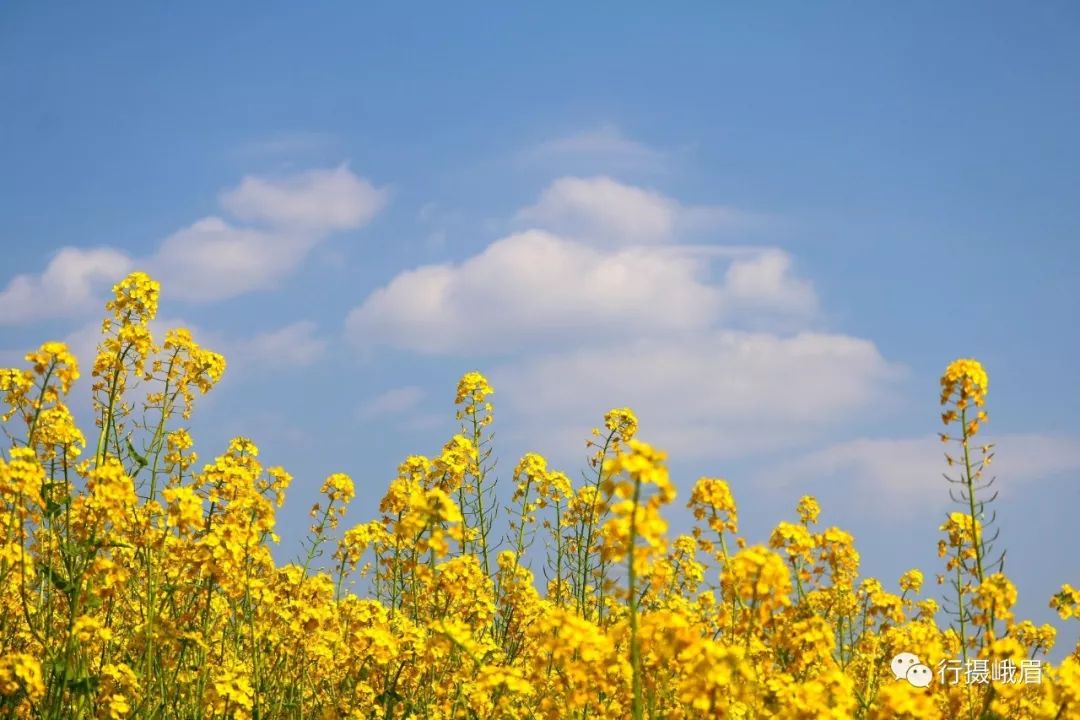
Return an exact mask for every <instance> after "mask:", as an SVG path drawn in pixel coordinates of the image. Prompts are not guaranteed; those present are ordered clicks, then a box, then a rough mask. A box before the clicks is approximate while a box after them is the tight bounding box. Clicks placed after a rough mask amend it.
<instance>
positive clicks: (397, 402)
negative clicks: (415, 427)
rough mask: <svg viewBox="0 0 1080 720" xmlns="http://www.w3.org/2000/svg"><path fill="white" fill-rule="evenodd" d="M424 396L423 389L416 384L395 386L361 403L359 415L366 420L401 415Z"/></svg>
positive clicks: (413, 406)
mask: <svg viewBox="0 0 1080 720" xmlns="http://www.w3.org/2000/svg"><path fill="white" fill-rule="evenodd" d="M423 398H424V391H423V389H421V388H419V387H417V386H415V385H408V386H405V387H399V388H394V389H392V390H387V391H386V392H384V393H382V394H381V395H378V396H376V397H374V398H372V399H371V400H368V401H367V402H366V403H364V404H363V405H361V406H360V408H359V409H358V410H357V415H358V416H359V417H360V418H362V419H364V420H370V419H373V418H379V417H383V416H385V415H400V414H402V413H405V412H408V411H409V410H412V409H413V408H415V407H416V406H417V405H418V404H419V403H420V401H421V400H423Z"/></svg>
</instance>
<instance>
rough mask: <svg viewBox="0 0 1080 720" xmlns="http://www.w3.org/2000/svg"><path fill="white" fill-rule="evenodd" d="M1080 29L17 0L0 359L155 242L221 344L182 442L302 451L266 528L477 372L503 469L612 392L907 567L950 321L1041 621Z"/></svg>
mask: <svg viewBox="0 0 1080 720" xmlns="http://www.w3.org/2000/svg"><path fill="white" fill-rule="evenodd" d="M1078 31H1080V11H1078V10H1077V7H1076V5H1075V4H1073V3H1067V2H1060V3H1054V2H1047V3H1039V4H1023V3H1014V4H1005V3H953V4H949V5H948V6H941V5H940V4H934V3H905V4H903V6H901V5H890V6H886V5H881V4H879V5H875V6H871V5H856V4H841V3H836V4H814V5H813V6H811V5H807V4H804V3H788V4H784V3H780V4H772V5H770V6H769V10H768V11H766V10H764V9H763V8H759V7H753V6H751V5H750V4H743V5H739V6H734V5H731V6H727V7H723V6H721V5H720V4H713V3H700V4H694V3H689V4H685V5H683V6H681V8H680V9H665V10H663V11H660V10H659V9H658V6H656V5H654V4H649V5H645V4H642V5H635V4H633V3H630V4H626V3H618V4H616V3H603V4H595V5H592V6H590V7H588V8H584V7H573V6H570V5H562V4H551V3H548V4H545V5H544V6H543V7H539V6H537V7H535V8H531V9H521V8H514V9H511V8H509V7H506V6H503V7H495V6H486V7H481V6H480V5H479V4H475V5H468V6H465V7H462V6H460V5H457V6H453V7H450V6H447V5H445V4H444V5H441V6H440V5H435V4H432V5H428V6H411V7H410V8H408V9H406V8H405V7H403V6H401V5H400V4H391V3H381V4H364V5H363V6H361V4H346V3H340V4H338V3H318V2H315V3H305V4H303V5H302V6H301V4H293V3H230V4H228V5H227V6H221V5H219V4H210V3H186V4H184V5H183V6H182V7H181V6H180V5H172V6H166V5H165V4H150V3H142V4H123V5H122V4H119V3H95V4H93V5H92V6H91V5H85V4H84V5H75V4H64V3H56V4H52V5H48V6H47V5H46V4H44V3H33V4H32V3H27V2H23V3H7V4H5V6H4V8H3V9H2V10H0V96H2V97H3V98H4V103H3V110H2V111H0V157H3V158H4V161H5V172H4V173H2V174H0V211H2V213H3V217H4V224H3V230H2V232H0V247H2V250H3V254H2V257H3V263H2V264H0V333H2V334H0V338H2V341H0V363H3V364H10V363H13V362H17V361H18V358H19V355H20V353H21V352H23V351H25V349H29V348H30V347H32V346H35V345H36V344H38V343H39V342H41V341H43V340H46V339H52V338H62V339H67V340H69V341H70V342H71V343H72V345H73V346H74V347H75V348H76V349H77V350H80V351H81V353H82V354H83V355H86V354H87V353H89V352H91V350H92V347H93V332H94V329H95V325H96V317H97V316H98V315H99V314H100V307H101V303H103V302H104V298H105V296H106V293H107V289H108V287H109V285H110V284H111V283H112V282H113V281H114V280H115V279H117V277H119V276H121V275H123V274H124V273H125V272H127V271H128V270H130V269H132V268H143V269H148V270H150V271H151V272H153V273H155V274H156V275H157V276H159V277H160V279H161V280H162V281H163V282H164V284H165V286H164V299H163V303H162V311H161V316H162V318H163V320H165V321H167V322H183V323H185V324H188V325H191V326H193V327H194V328H195V329H196V332H197V333H198V336H199V337H201V338H203V339H204V340H205V342H206V344H207V345H210V346H212V347H215V348H216V349H220V350H222V351H223V352H225V353H226V354H227V355H228V356H229V358H230V361H231V368H230V373H229V377H227V379H226V380H225V381H224V382H223V383H222V385H221V387H220V388H218V390H217V391H215V393H214V395H213V396H211V397H210V398H207V399H206V401H204V402H203V404H202V408H201V412H199V414H198V416H197V419H196V421H195V423H194V430H195V431H196V433H197V442H198V444H199V447H200V448H201V452H202V455H203V457H206V458H208V457H210V456H212V455H215V454H217V453H219V452H220V451H221V449H223V447H224V444H225V442H226V441H227V438H228V437H229V436H231V435H236V434H243V435H249V436H251V437H253V438H254V439H255V440H256V441H257V442H258V443H259V444H260V445H262V446H263V447H264V457H265V459H266V460H267V462H269V463H281V464H284V465H285V466H286V467H287V468H288V469H289V470H290V471H292V472H293V473H294V475H295V476H296V478H297V480H296V483H295V485H294V488H293V491H292V492H291V493H290V501H289V504H288V505H287V507H286V511H285V514H284V515H283V517H282V518H281V525H282V534H283V536H284V539H283V547H284V548H288V549H295V548H296V542H297V541H298V539H299V538H300V536H301V535H302V533H303V528H304V527H305V525H306V508H307V507H308V506H309V505H310V503H311V502H312V501H313V500H314V497H315V494H316V490H317V487H318V485H319V484H320V483H321V480H322V478H323V477H324V476H325V475H326V474H327V473H329V472H333V471H338V470H341V471H345V472H348V473H350V474H351V475H352V476H353V477H354V478H355V479H356V481H357V484H358V487H359V489H360V490H359V491H360V497H359V498H358V500H357V502H356V505H355V507H354V508H353V511H352V512H351V514H350V520H356V521H361V520H364V519H366V518H367V517H369V516H370V515H371V514H372V512H373V509H374V507H375V505H376V504H377V501H378V498H379V497H380V496H381V493H382V490H383V488H384V487H385V484H386V483H387V482H388V481H389V479H391V478H392V477H393V474H394V469H395V467H396V465H397V463H398V462H399V461H400V460H401V459H402V458H403V457H404V456H405V455H406V454H410V453H417V452H419V453H434V452H436V451H437V450H438V448H439V447H440V446H441V444H442V442H444V441H445V439H446V438H447V437H448V436H449V434H451V433H452V432H453V431H454V420H453V414H452V407H451V403H452V400H453V391H454V384H455V382H456V379H457V377H458V376H459V375H460V374H461V373H462V372H464V371H466V370H469V369H473V368H477V369H480V370H482V371H484V372H485V373H487V374H489V375H490V376H491V378H492V381H493V383H494V385H495V388H496V392H497V394H496V396H495V400H496V415H497V426H496V427H497V428H498V430H499V435H500V441H501V443H502V444H501V450H500V453H499V454H500V457H501V458H502V463H503V466H504V467H508V466H512V465H513V463H514V462H515V461H516V459H517V457H518V456H519V455H520V454H521V453H522V452H524V451H526V450H537V451H540V452H544V453H546V454H548V455H549V456H550V457H551V458H552V460H553V462H554V463H555V464H557V465H558V466H559V467H562V468H564V469H566V470H567V471H570V472H571V473H572V474H573V473H574V472H575V471H576V470H577V469H578V468H580V467H581V466H582V464H583V454H584V453H583V447H582V446H583V441H584V437H585V436H586V433H587V431H588V429H589V428H590V427H592V426H593V425H595V424H597V423H598V422H599V421H600V419H601V418H602V414H603V412H604V411H605V410H606V409H608V408H609V407H611V406H615V405H630V406H631V407H634V408H635V409H636V410H637V411H638V412H639V414H640V415H641V418H642V437H643V438H644V439H647V440H652V441H654V442H655V443H656V444H657V445H660V446H663V447H667V448H668V449H669V450H670V451H671V453H672V456H671V465H672V469H673V472H674V474H675V477H676V479H677V484H678V487H679V488H680V490H681V491H682V493H683V497H684V498H685V497H686V495H687V494H688V491H689V488H690V486H691V484H692V482H693V480H694V479H695V478H696V477H698V476H699V475H702V474H710V475H721V476H724V477H727V478H728V479H729V480H730V482H731V484H732V487H733V489H734V491H735V493H736V497H737V499H739V500H740V501H741V510H742V516H743V525H744V528H745V530H746V532H747V534H748V535H749V537H750V539H751V540H752V541H761V540H764V539H765V538H766V537H767V533H768V530H769V528H770V527H771V526H772V525H773V524H774V523H775V522H776V521H778V520H780V519H785V518H788V519H789V518H790V517H791V516H792V515H793V508H794V505H795V502H796V501H797V499H798V497H799V496H800V495H802V494H804V493H807V492H813V493H816V494H818V495H819V496H820V497H821V499H822V503H823V505H824V508H825V512H824V518H823V520H824V522H826V523H829V524H837V525H840V526H842V527H845V528H847V529H849V530H851V531H852V532H853V533H854V534H855V536H856V539H857V542H858V545H859V548H860V550H861V551H862V553H863V559H864V569H865V571H866V572H867V573H869V574H874V575H878V576H881V577H883V578H884V579H885V580H886V581H887V582H889V583H895V578H896V577H898V576H899V574H900V573H901V572H903V571H904V570H906V569H907V568H909V567H911V566H918V567H921V568H922V569H923V570H924V571H926V572H927V573H928V575H930V576H932V575H933V573H935V572H937V571H938V569H939V567H940V565H939V561H938V560H937V558H936V554H935V543H936V538H937V535H938V533H937V526H938V525H939V524H940V520H941V518H942V516H943V513H944V512H945V511H946V510H947V509H948V497H947V491H946V488H945V487H944V482H943V481H942V480H941V479H940V473H941V472H942V471H943V470H944V469H945V468H944V463H943V460H942V458H941V451H942V448H941V446H940V444H937V443H936V442H935V440H934V433H935V432H937V430H938V410H937V406H936V403H937V377H938V375H939V374H940V372H941V371H942V369H943V368H944V367H945V366H946V364H947V363H948V362H949V361H950V360H952V359H953V358H955V357H959V356H974V357H978V358H980V359H981V360H982V361H983V362H984V363H985V365H986V367H987V369H988V371H989V372H990V376H991V387H990V396H989V406H990V411H991V423H990V424H989V425H988V426H987V427H986V434H987V438H988V439H989V440H993V441H996V442H997V443H998V451H999V454H998V457H997V462H996V463H995V467H997V468H998V475H999V481H998V482H999V483H1000V488H1001V490H1002V497H1001V500H1000V503H999V507H998V510H999V515H1000V518H1001V520H1000V522H1001V527H1002V540H1003V542H1004V543H1005V544H1006V545H1007V546H1008V548H1009V553H1010V555H1009V560H1008V563H1007V570H1008V571H1009V572H1010V574H1011V575H1012V576H1013V577H1014V579H1015V580H1016V581H1017V583H1018V585H1019V586H1020V589H1021V599H1020V603H1021V608H1020V609H1021V612H1022V614H1023V615H1026V616H1029V617H1032V618H1033V619H1035V620H1038V621H1045V620H1049V619H1050V618H1051V613H1050V611H1049V610H1048V609H1047V608H1046V602H1047V599H1048V597H1049V595H1050V594H1051V593H1053V592H1054V591H1055V590H1056V589H1057V587H1059V586H1060V584H1061V583H1062V582H1065V581H1069V582H1072V583H1073V584H1074V585H1075V584H1077V583H1078V582H1080V560H1078V559H1077V556H1076V554H1075V548H1076V546H1077V542H1078V540H1077V538H1078V535H1077V532H1076V508H1077V507H1080V503H1078V501H1080V485H1078V474H1080V442H1078V439H1080V421H1078V420H1077V416H1076V408H1077V407H1078V405H1080V391H1078V389H1077V383H1076V381H1075V375H1074V372H1075V365H1076V363H1075V358H1076V357H1077V355H1078V353H1080V343H1078V340H1077V335H1076V332H1075V317H1076V315H1077V311H1078V310H1080V303H1078V298H1080V293H1078V291H1077V289H1076V285H1075V277H1076V267H1077V264H1078V262H1080V250H1078V246H1077V242H1076V238H1077V235H1078V231H1080V202H1078V198H1077V188H1078V187H1080V140H1078V138H1077V134H1076V128H1077V127H1080V95H1078V94H1077V92H1076V87H1077V80H1078V78H1080V45H1077V43H1076V42H1075V38H1076V36H1077V32H1078ZM83 359H84V361H88V360H89V358H86V357H84V358H83ZM82 391H83V393H84V394H85V391H86V385H85V383H84V384H83V387H82ZM290 508H291V509H290ZM685 520H686V517H685V513H682V512H675V513H674V516H673V521H674V523H675V525H676V526H677V527H678V526H680V525H681V523H683V522H685ZM283 554H286V555H287V554H288V553H287V552H285V553H283ZM929 591H930V592H931V593H933V592H936V589H935V588H930V589H929ZM1075 637H1076V631H1075V630H1073V631H1070V632H1067V633H1064V634H1063V635H1062V644H1063V645H1065V644H1067V645H1071V644H1072V641H1073V640H1074V639H1075Z"/></svg>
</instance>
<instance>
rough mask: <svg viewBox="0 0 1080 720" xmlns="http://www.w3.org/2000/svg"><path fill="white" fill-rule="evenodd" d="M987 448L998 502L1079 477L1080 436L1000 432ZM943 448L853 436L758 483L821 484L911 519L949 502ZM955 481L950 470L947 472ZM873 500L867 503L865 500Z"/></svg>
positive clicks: (931, 441) (933, 441)
mask: <svg viewBox="0 0 1080 720" xmlns="http://www.w3.org/2000/svg"><path fill="white" fill-rule="evenodd" d="M986 441H987V442H993V443H994V446H995V454H994V460H993V463H992V464H991V465H989V466H987V468H986V478H987V479H989V478H990V477H994V476H996V477H997V478H998V479H997V481H996V482H995V485H994V489H995V490H996V491H999V492H1001V493H1002V495H1003V496H1007V495H1009V494H1012V493H1015V492H1018V491H1019V490H1020V489H1021V488H1023V489H1024V490H1030V488H1031V487H1032V486H1033V485H1036V484H1038V483H1039V482H1040V481H1042V480H1046V479H1049V478H1052V477H1055V476H1058V475H1060V474H1062V473H1066V472H1073V473H1076V472H1080V438H1077V437H1068V436H1063V435H1054V434H1038V433H1034V434H1003V435H999V436H994V437H987V438H986ZM943 453H944V447H943V446H942V444H941V441H940V440H939V439H938V438H937V437H936V436H932V435H927V436H923V437H912V438H859V439H854V440H848V441H844V442H840V443H836V444H833V445H830V446H828V447H826V448H824V449H822V450H817V451H814V452H811V453H807V454H805V455H802V456H799V457H797V458H795V459H793V460H790V461H787V462H784V463H781V464H778V465H775V466H772V467H769V468H767V469H766V470H765V471H764V472H763V473H762V474H761V477H760V478H759V482H760V483H762V484H764V485H768V486H772V487H776V488H785V487H793V486H801V487H807V486H809V485H810V484H811V483H824V484H829V485H834V486H837V487H841V488H843V489H844V490H845V494H847V495H849V496H853V497H855V498H857V502H859V504H860V507H864V508H867V509H869V510H870V511H876V512H880V513H897V512H903V513H908V514H914V513H918V512H925V511H927V510H941V509H943V508H944V507H946V506H947V505H948V504H949V494H948V490H947V487H946V483H945V480H944V478H943V477H942V475H943V473H946V472H949V471H950V468H949V467H948V466H947V465H946V463H945V457H944V454H943ZM951 471H952V472H951V474H952V476H953V477H957V469H956V467H955V466H954V467H953V468H952V469H951ZM869 500H874V502H867V501H869Z"/></svg>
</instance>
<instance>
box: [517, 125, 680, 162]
mask: <svg viewBox="0 0 1080 720" xmlns="http://www.w3.org/2000/svg"><path fill="white" fill-rule="evenodd" d="M523 159H524V160H526V161H527V162H530V163H536V162H547V161H557V162H567V161H573V160H588V161H591V162H594V163H606V164H612V165H617V166H622V167H628V168H630V167H640V168H648V169H657V168H662V167H663V166H664V165H665V164H666V162H667V161H668V154H667V153H665V152H662V151H660V150H657V149H655V148H652V147H649V146H648V145H646V144H644V143H641V142H638V141H637V140H633V139H631V138H628V137H627V136H626V135H624V134H623V133H622V131H621V130H620V129H619V128H618V127H616V126H615V125H610V124H608V125H601V126H600V127H596V128H592V129H588V130H584V131H582V132H578V133H574V134H571V135H566V136H563V137H559V138H555V139H554V140H548V141H546V142H542V143H540V144H538V145H535V146H534V147H532V148H529V149H528V150H527V151H526V152H525V153H524V155H523Z"/></svg>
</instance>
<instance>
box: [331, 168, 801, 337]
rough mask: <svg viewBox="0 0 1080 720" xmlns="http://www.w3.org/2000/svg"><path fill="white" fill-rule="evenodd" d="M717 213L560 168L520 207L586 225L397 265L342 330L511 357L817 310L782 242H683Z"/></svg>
mask: <svg viewBox="0 0 1080 720" xmlns="http://www.w3.org/2000/svg"><path fill="white" fill-rule="evenodd" d="M427 212H428V213H430V212H431V209H430V208H429V209H428V211H427ZM710 212H711V209H709V208H698V209H696V210H695V209H692V208H686V207H684V206H682V205H680V204H679V203H678V202H676V201H674V200H671V199H670V198H667V197H665V196H663V195H660V194H659V193H655V192H653V191H649V190H643V189H641V188H635V187H632V186H628V185H623V184H620V183H617V182H615V181H613V180H610V179H607V178H594V179H588V180H582V179H580V178H563V179H562V180H557V181H556V182H555V183H553V184H552V185H551V186H550V187H549V188H547V190H545V191H544V193H543V194H542V196H541V199H540V201H539V202H538V203H537V204H536V205H534V206H532V207H531V208H529V209H527V210H525V211H522V213H521V214H520V217H521V218H529V219H531V220H532V221H535V222H536V223H537V224H538V225H545V226H551V225H553V226H561V225H564V223H563V222H562V221H563V220H566V219H568V218H571V217H572V218H574V219H575V221H574V222H571V224H576V225H577V226H578V227H577V232H575V233H571V234H566V233H565V232H564V233H559V232H558V231H551V230H526V231H523V232H519V233H516V234H513V235H510V236H508V237H504V238H502V239H500V240H498V241H496V242H494V243H492V244H491V245H489V246H488V247H487V248H486V249H484V250H483V251H482V252H480V253H478V254H477V255H474V256H472V257H470V258H467V259H466V260H464V261H462V262H460V263H444V264H439V265H424V266H420V267H417V268H414V269H412V270H408V271H405V272H402V273H401V274H399V275H398V276H397V277H395V278H393V279H392V280H391V281H390V282H389V283H388V284H387V285H385V286H384V287H382V288H379V289H377V290H375V291H374V292H373V293H371V294H370V295H369V296H368V298H367V299H366V300H365V301H364V302H363V303H362V304H361V305H359V306H358V307H356V308H354V309H353V311H352V312H351V313H350V314H349V317H348V320H347V333H348V335H349V336H350V337H351V338H352V340H353V341H354V342H356V343H357V344H358V345H360V346H372V345H378V344H387V345H393V346H396V347H400V348H405V349H409V350H415V351H418V352H422V353H428V354H448V353H449V354H453V353H463V352H492V353H515V352H519V351H523V350H533V351H535V350H537V349H538V348H539V347H541V346H545V345H548V344H551V343H555V344H560V343H562V344H565V343H570V342H572V343H575V344H578V343H580V342H581V341H583V340H588V341H590V342H597V341H602V340H612V339H620V338H630V337H639V336H641V335H642V334H643V333H644V334H654V335H656V334H659V335H663V336H666V335H668V334H670V333H672V332H686V331H704V330H707V329H709V328H711V327H714V326H715V325H716V324H717V323H718V322H720V321H732V322H734V323H736V324H738V325H739V326H743V327H747V326H749V327H752V326H753V325H754V322H755V321H758V320H763V319H765V318H766V317H767V318H768V319H775V316H777V315H780V316H785V317H786V316H794V317H797V318H807V317H811V316H813V315H814V313H815V311H816V308H817V300H816V296H815V293H814V290H813V287H812V285H811V284H810V283H809V282H807V281H805V280H801V279H799V278H798V277H796V276H795V274H794V271H793V267H792V262H791V258H790V256H789V255H787V253H785V252H783V251H782V250H779V249H776V248H754V247H747V246H719V245H690V244H686V243H685V242H676V240H681V239H682V235H678V236H677V235H675V234H673V233H676V232H677V231H680V230H685V229H686V228H687V227H688V225H692V224H695V223H699V222H700V220H701V217H703V216H706V215H708V214H709V213H710ZM422 214H423V213H422ZM615 237H618V238H620V242H617V243H612V242H609V240H610V239H611V238H615ZM721 261H723V262H726V263H727V269H726V275H724V276H722V277H721V278H719V279H716V278H715V277H714V275H715V273H714V269H715V268H714V265H715V264H716V263H718V262H721Z"/></svg>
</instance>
